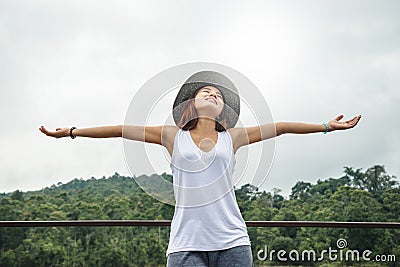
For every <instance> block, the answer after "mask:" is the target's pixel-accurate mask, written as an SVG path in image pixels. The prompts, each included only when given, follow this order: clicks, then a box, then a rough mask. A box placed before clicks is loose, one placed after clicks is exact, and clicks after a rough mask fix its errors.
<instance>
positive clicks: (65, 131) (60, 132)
mask: <svg viewBox="0 0 400 267" xmlns="http://www.w3.org/2000/svg"><path fill="white" fill-rule="evenodd" d="M39 130H40V131H41V132H42V133H44V134H45V135H47V136H52V137H55V138H61V137H66V136H69V128H57V129H56V131H55V132H51V131H49V130H47V129H46V128H44V126H41V127H40V128H39Z"/></svg>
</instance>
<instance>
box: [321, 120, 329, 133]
mask: <svg viewBox="0 0 400 267" xmlns="http://www.w3.org/2000/svg"><path fill="white" fill-rule="evenodd" d="M322 124H323V125H324V126H325V132H324V134H326V133H327V132H328V129H329V126H328V123H326V122H324V123H322Z"/></svg>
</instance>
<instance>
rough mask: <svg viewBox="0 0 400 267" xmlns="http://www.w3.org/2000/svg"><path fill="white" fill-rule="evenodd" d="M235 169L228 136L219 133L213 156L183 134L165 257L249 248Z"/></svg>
mask: <svg viewBox="0 0 400 267" xmlns="http://www.w3.org/2000/svg"><path fill="white" fill-rule="evenodd" d="M235 164H236V159H235V155H234V153H233V144H232V138H231V136H230V134H229V132H227V131H224V132H218V140H217V143H216V145H215V146H214V148H213V149H212V150H211V151H209V152H204V151H202V150H201V149H200V148H199V147H197V145H196V144H195V143H194V141H193V139H192V137H191V136H190V132H189V131H184V130H182V129H179V130H178V132H177V134H176V136H175V140H174V149H173V153H172V157H171V164H170V167H171V170H172V176H173V183H174V196H175V200H176V205H175V213H174V217H173V219H172V223H171V232H170V240H169V245H168V249H167V252H166V255H167V256H168V254H170V253H173V252H177V251H214V250H222V249H228V248H232V247H235V246H240V245H250V239H249V236H248V233H247V228H246V224H245V222H244V220H243V217H242V215H241V213H240V210H239V206H238V204H237V201H236V196H235V192H234V188H233V185H232V173H233V170H234V166H235Z"/></svg>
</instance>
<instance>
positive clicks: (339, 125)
mask: <svg viewBox="0 0 400 267" xmlns="http://www.w3.org/2000/svg"><path fill="white" fill-rule="evenodd" d="M342 118H343V115H339V116H337V117H336V118H335V119H333V120H331V121H330V122H329V123H328V126H329V131H334V130H346V129H350V128H353V127H354V126H356V125H357V123H358V122H359V121H360V119H361V115H358V116H355V117H354V118H352V119H351V120H348V121H340V120H341V119H342Z"/></svg>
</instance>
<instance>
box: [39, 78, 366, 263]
mask: <svg viewBox="0 0 400 267" xmlns="http://www.w3.org/2000/svg"><path fill="white" fill-rule="evenodd" d="M239 114H240V98H239V96H238V93H237V89H236V87H235V85H234V84H233V83H232V81H230V80H229V79H228V78H227V77H226V76H224V75H222V74H220V73H218V72H215V71H200V72H197V73H195V74H193V75H192V76H190V77H189V78H188V79H187V80H186V81H185V83H184V84H183V85H182V87H181V89H180V91H179V93H178V95H177V97H176V99H175V102H174V104H173V117H174V121H175V123H176V125H177V126H172V125H164V126H131V125H118V126H102V127H94V128H84V129H77V128H75V127H72V128H57V129H56V131H55V132H51V131H48V130H46V129H45V128H44V127H43V126H42V127H41V128H40V130H41V131H42V132H43V133H44V134H46V135H48V136H52V137H56V138H61V137H67V136H70V137H71V138H75V137H76V136H81V137H92V138H106V137H123V138H127V139H131V140H136V141H143V142H150V143H155V144H160V145H162V146H164V147H165V148H166V149H167V150H168V152H169V154H170V155H171V165H170V166H171V170H172V174H173V180H174V196H175V200H176V205H175V213H174V217H173V219H172V223H171V232H170V241H169V245H168V250H167V253H166V254H167V266H229V267H231V266H240V267H246V266H253V259H252V253H251V246H250V240H249V236H248V234H247V229H246V225H245V222H244V220H243V218H242V216H241V214H240V210H239V208H238V205H237V202H236V198H235V194H234V189H233V185H232V183H231V178H232V173H233V168H234V166H235V163H236V160H235V153H236V151H237V150H238V149H239V148H241V147H242V146H245V145H248V144H252V143H255V142H259V141H262V140H266V139H269V138H273V137H276V136H279V135H281V134H285V133H294V134H306V133H315V132H323V133H327V132H331V131H334V130H345V129H350V128H353V127H354V126H356V125H357V123H358V121H359V120H360V118H361V116H356V117H354V118H353V119H351V120H348V121H345V122H340V120H341V119H342V118H343V115H340V116H338V117H337V118H335V119H333V120H331V121H329V122H328V123H322V124H307V123H297V122H276V123H270V124H264V125H260V126H253V127H242V128H235V127H234V126H235V124H236V123H237V120H238V117H239Z"/></svg>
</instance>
